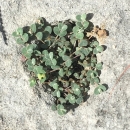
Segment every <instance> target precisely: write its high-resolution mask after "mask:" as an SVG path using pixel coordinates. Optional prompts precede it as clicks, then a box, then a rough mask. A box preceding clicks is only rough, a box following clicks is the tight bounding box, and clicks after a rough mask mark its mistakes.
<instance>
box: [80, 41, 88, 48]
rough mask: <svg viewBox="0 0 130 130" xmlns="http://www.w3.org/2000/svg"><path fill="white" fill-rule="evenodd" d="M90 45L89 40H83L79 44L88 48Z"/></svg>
mask: <svg viewBox="0 0 130 130" xmlns="http://www.w3.org/2000/svg"><path fill="white" fill-rule="evenodd" d="M87 45H88V41H87V40H81V42H80V43H79V46H80V47H82V46H87Z"/></svg>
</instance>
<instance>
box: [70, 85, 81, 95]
mask: <svg viewBox="0 0 130 130" xmlns="http://www.w3.org/2000/svg"><path fill="white" fill-rule="evenodd" d="M72 90H73V91H74V94H76V95H80V93H81V91H80V86H79V85H77V84H75V83H74V84H73V86H72Z"/></svg>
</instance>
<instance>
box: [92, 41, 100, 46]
mask: <svg viewBox="0 0 130 130" xmlns="http://www.w3.org/2000/svg"><path fill="white" fill-rule="evenodd" d="M90 46H91V47H97V46H99V42H98V41H94V42H92V43H91V44H90Z"/></svg>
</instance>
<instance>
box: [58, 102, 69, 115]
mask: <svg viewBox="0 0 130 130" xmlns="http://www.w3.org/2000/svg"><path fill="white" fill-rule="evenodd" d="M57 111H58V114H59V115H64V114H66V112H67V110H66V109H65V108H64V106H63V105H61V104H58V105H57Z"/></svg>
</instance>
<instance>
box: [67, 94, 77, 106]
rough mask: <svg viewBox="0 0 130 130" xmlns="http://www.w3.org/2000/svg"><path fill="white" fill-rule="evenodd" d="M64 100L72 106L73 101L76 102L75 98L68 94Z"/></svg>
mask: <svg viewBox="0 0 130 130" xmlns="http://www.w3.org/2000/svg"><path fill="white" fill-rule="evenodd" d="M66 100H69V102H70V103H71V104H74V103H75V101H76V99H75V96H73V95H72V94H68V95H67V96H66Z"/></svg>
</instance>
